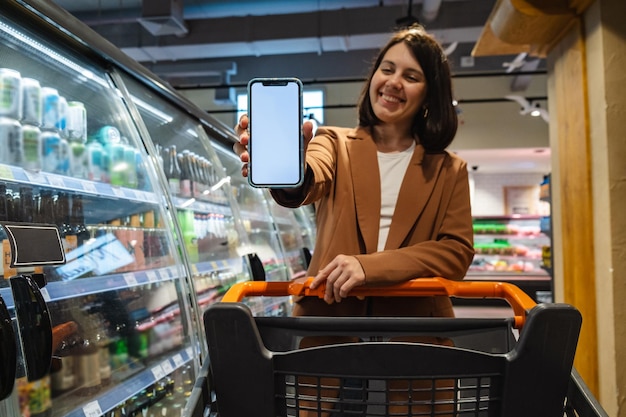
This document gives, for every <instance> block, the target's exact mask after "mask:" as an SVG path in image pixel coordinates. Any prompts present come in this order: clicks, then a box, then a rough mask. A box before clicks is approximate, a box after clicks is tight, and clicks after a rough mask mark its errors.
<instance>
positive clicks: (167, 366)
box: [161, 360, 174, 375]
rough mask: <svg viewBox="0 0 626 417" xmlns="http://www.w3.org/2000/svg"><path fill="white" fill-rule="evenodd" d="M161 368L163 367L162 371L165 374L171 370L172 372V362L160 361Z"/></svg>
mask: <svg viewBox="0 0 626 417" xmlns="http://www.w3.org/2000/svg"><path fill="white" fill-rule="evenodd" d="M161 369H163V372H164V373H165V374H166V375H169V374H171V373H172V372H174V367H173V366H172V363H171V362H170V361H169V360H165V361H163V362H161Z"/></svg>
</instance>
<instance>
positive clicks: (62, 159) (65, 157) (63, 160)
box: [56, 136, 70, 175]
mask: <svg viewBox="0 0 626 417" xmlns="http://www.w3.org/2000/svg"><path fill="white" fill-rule="evenodd" d="M59 152H60V153H59V164H58V165H57V169H56V173H57V174H62V175H69V174H70V143H69V142H68V141H67V139H65V138H64V137H63V136H61V141H60V142H59Z"/></svg>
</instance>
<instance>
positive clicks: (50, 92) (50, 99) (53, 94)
mask: <svg viewBox="0 0 626 417" xmlns="http://www.w3.org/2000/svg"><path fill="white" fill-rule="evenodd" d="M41 102H42V117H41V128H42V129H47V130H56V129H57V125H58V123H59V92H58V90H57V89H56V88H51V87H42V88H41Z"/></svg>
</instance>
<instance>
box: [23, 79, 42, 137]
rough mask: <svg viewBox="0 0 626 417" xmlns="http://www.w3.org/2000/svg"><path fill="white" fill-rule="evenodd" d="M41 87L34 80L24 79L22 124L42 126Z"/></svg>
mask: <svg viewBox="0 0 626 417" xmlns="http://www.w3.org/2000/svg"><path fill="white" fill-rule="evenodd" d="M41 112H42V107H41V85H40V84H39V81H37V80H35V79H33V78H22V123H24V124H25V125H26V124H28V125H31V126H39V125H41Z"/></svg>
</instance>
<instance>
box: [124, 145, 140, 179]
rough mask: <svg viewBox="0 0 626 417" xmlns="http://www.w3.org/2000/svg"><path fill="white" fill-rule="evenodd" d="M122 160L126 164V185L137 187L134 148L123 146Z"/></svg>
mask: <svg viewBox="0 0 626 417" xmlns="http://www.w3.org/2000/svg"><path fill="white" fill-rule="evenodd" d="M124 162H125V166H126V184H125V185H126V186H127V187H129V188H137V165H136V164H135V148H132V147H130V146H128V145H127V146H126V147H125V148H124Z"/></svg>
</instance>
